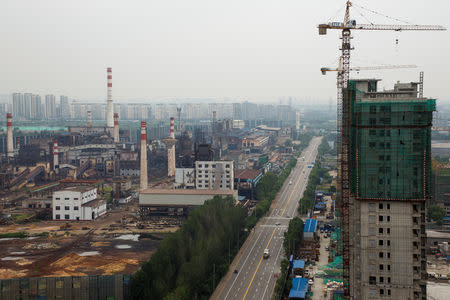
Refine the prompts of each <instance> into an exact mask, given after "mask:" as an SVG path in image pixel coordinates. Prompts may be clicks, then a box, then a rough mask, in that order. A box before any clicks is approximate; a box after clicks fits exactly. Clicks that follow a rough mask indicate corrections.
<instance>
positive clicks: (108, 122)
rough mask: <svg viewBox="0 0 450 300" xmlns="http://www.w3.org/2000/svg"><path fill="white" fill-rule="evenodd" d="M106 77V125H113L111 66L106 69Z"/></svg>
mask: <svg viewBox="0 0 450 300" xmlns="http://www.w3.org/2000/svg"><path fill="white" fill-rule="evenodd" d="M107 79H108V99H107V101H106V126H107V127H113V126H114V120H113V110H114V107H113V100H112V68H108V69H107Z"/></svg>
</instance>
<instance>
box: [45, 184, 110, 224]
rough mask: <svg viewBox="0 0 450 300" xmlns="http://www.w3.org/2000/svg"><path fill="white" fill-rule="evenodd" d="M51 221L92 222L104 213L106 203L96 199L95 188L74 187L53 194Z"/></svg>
mask: <svg viewBox="0 0 450 300" xmlns="http://www.w3.org/2000/svg"><path fill="white" fill-rule="evenodd" d="M52 204H53V205H52V206H53V207H52V209H53V220H77V221H80V220H94V219H96V218H98V217H99V216H101V215H103V214H104V213H106V202H105V201H104V200H101V199H97V188H96V187H89V186H74V187H68V188H65V189H63V190H59V191H55V192H53V199H52Z"/></svg>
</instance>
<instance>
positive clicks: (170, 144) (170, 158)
mask: <svg viewBox="0 0 450 300" xmlns="http://www.w3.org/2000/svg"><path fill="white" fill-rule="evenodd" d="M176 141H177V140H176V139H175V119H174V118H173V117H171V118H170V135H169V138H168V139H165V140H164V142H165V143H166V146H167V176H169V177H174V176H175V143H176Z"/></svg>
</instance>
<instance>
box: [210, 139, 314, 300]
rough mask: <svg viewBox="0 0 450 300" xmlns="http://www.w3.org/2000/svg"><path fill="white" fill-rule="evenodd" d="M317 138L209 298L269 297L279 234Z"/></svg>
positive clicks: (277, 265) (276, 270)
mask: <svg viewBox="0 0 450 300" xmlns="http://www.w3.org/2000/svg"><path fill="white" fill-rule="evenodd" d="M320 142H321V138H319V137H315V138H313V139H312V140H311V142H310V144H309V145H308V147H307V148H306V149H305V150H304V151H303V153H302V155H300V157H299V158H298V161H297V166H296V167H295V168H294V169H293V170H292V172H291V174H290V176H289V178H288V179H287V180H286V181H285V183H284V185H283V187H282V189H281V191H280V193H279V194H278V196H277V198H276V199H275V200H274V202H273V204H272V207H271V209H270V211H269V213H268V216H267V217H263V218H262V219H261V220H260V221H259V222H258V224H257V225H256V226H255V228H254V229H253V231H252V232H251V233H250V235H249V237H248V238H247V241H246V242H245V243H244V245H243V246H242V248H241V250H240V251H239V253H238V254H237V255H236V257H235V259H234V261H233V263H232V264H231V267H230V271H229V272H228V274H227V275H226V276H225V277H224V278H223V279H222V281H221V282H220V284H219V286H218V287H217V289H216V290H215V292H214V294H213V295H212V297H211V299H218V300H219V299H224V300H225V299H226V300H231V299H240V300H245V299H248V300H250V299H257V300H262V299H270V297H271V296H272V292H273V289H274V286H275V282H276V280H277V278H276V276H277V275H278V274H279V273H280V263H281V260H282V257H283V255H284V253H283V252H284V251H283V234H284V232H285V231H286V230H287V227H288V224H289V221H290V219H291V218H292V217H294V216H295V215H296V214H297V207H298V200H299V199H300V198H301V196H302V194H303V191H304V190H305V187H306V185H307V182H308V176H309V173H310V172H311V168H308V166H311V162H314V161H315V159H316V156H317V148H318V146H319V144H320ZM264 249H269V253H270V257H269V258H268V259H264V258H263V252H264ZM234 270H237V273H235V272H234Z"/></svg>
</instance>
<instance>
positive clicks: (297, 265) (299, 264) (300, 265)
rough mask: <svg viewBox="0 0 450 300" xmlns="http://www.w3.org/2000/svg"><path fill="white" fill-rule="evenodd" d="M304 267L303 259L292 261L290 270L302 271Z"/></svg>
mask: <svg viewBox="0 0 450 300" xmlns="http://www.w3.org/2000/svg"><path fill="white" fill-rule="evenodd" d="M304 267H305V261H304V260H303V259H296V260H294V264H293V266H292V268H294V269H303V268H304Z"/></svg>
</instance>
